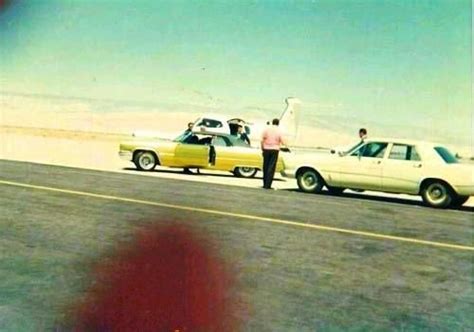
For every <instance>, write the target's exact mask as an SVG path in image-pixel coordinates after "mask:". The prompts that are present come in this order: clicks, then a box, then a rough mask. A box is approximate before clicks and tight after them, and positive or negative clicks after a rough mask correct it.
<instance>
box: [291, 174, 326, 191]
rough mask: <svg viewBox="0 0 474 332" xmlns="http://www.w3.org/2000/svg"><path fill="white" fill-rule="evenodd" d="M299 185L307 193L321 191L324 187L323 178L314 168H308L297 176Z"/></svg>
mask: <svg viewBox="0 0 474 332" xmlns="http://www.w3.org/2000/svg"><path fill="white" fill-rule="evenodd" d="M296 181H297V183H298V187H299V188H300V190H301V191H304V192H306V193H319V192H321V190H322V189H323V186H324V181H323V178H322V177H321V176H320V175H319V174H318V173H317V172H316V171H314V170H312V169H306V170H304V171H302V172H300V173H299V174H298V176H297V178H296Z"/></svg>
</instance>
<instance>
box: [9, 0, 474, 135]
mask: <svg viewBox="0 0 474 332" xmlns="http://www.w3.org/2000/svg"><path fill="white" fill-rule="evenodd" d="M471 17H472V9H471V1H470V0H446V1H433V0H430V1H423V0H419V1H412V0H407V1H402V0H392V1H384V0H373V1H367V0H358V1H356V0H353V1H349V0H345V1H338V0H327V1H288V0H285V1H283V0H282V1H230V0H227V1H224V0H222V1H205V0H201V1H179V0H175V1H171V0H170V1H156V0H155V1H144V0H142V1H111V0H109V1H92V0H90V1H85V0H83V1H79V0H78V1H64V0H62V1H47V0H43V1H12V2H11V4H10V5H9V6H8V7H6V8H5V9H4V10H3V11H2V12H1V13H0V90H1V91H9V92H21V93H38V94H51V95H60V96H74V97H91V98H106V99H118V100H136V101H147V102H149V101H151V102H157V101H172V102H173V101H178V100H179V101H181V102H184V103H186V98H187V97H189V96H193V98H196V97H200V98H201V99H202V101H203V102H205V101H206V100H208V101H209V102H211V101H212V103H215V104H216V105H217V106H219V107H224V108H225V107H246V106H252V107H268V105H281V104H282V101H283V99H284V98H285V97H287V96H297V97H299V98H300V99H302V100H303V102H304V104H303V105H304V107H305V110H306V111H307V112H313V113H315V114H330V115H335V116H336V117H342V118H344V117H345V116H347V117H351V118H354V117H356V118H361V119H365V120H367V121H370V120H372V119H373V120H375V122H380V123H382V124H384V123H385V124H389V125H396V126H403V125H404V124H407V125H408V124H409V125H415V126H421V127H426V128H428V127H430V128H435V129H437V128H439V129H440V130H441V129H442V130H446V131H448V132H449V133H451V134H456V133H459V135H460V136H462V138H463V141H465V142H469V141H470V140H471V139H472V124H473V120H472V110H471V101H472V100H471V77H472V71H471V63H472V59H471V53H472V46H471V45H472V44H471V41H472V28H471ZM211 98H212V99H211Z"/></svg>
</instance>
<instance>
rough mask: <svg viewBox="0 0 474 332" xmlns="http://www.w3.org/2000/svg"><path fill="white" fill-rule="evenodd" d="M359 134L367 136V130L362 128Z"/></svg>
mask: <svg viewBox="0 0 474 332" xmlns="http://www.w3.org/2000/svg"><path fill="white" fill-rule="evenodd" d="M359 134H364V135H367V129H365V128H360V129H359Z"/></svg>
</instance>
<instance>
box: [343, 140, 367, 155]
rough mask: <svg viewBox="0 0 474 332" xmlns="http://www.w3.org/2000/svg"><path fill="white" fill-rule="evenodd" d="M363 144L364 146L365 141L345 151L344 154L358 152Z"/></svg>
mask: <svg viewBox="0 0 474 332" xmlns="http://www.w3.org/2000/svg"><path fill="white" fill-rule="evenodd" d="M362 144H364V141H360V142H357V144H356V145H354V146H353V147H352V148H350V149H348V150H346V151H344V152H343V154H351V153H352V152H354V151H355V150H357V149H358V148H359V147H360V146H361V145H362Z"/></svg>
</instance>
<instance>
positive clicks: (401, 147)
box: [388, 144, 421, 161]
mask: <svg viewBox="0 0 474 332" xmlns="http://www.w3.org/2000/svg"><path fill="white" fill-rule="evenodd" d="M388 158H389V159H395V160H411V161H420V160H421V159H420V155H419V154H418V152H416V149H415V147H414V146H412V145H406V144H393V147H392V149H391V150H390V155H389V156H388Z"/></svg>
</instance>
